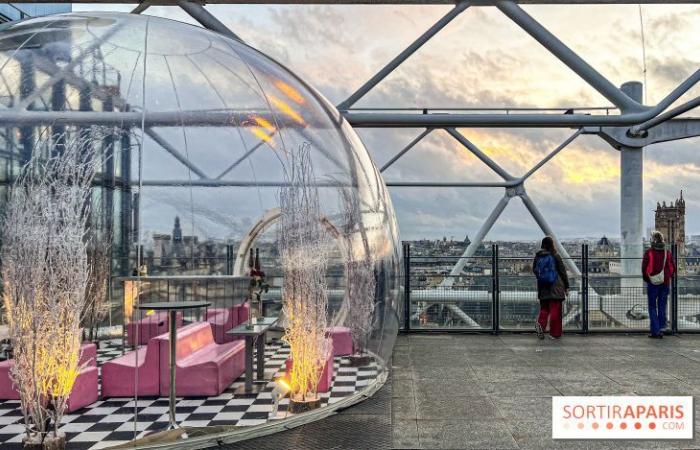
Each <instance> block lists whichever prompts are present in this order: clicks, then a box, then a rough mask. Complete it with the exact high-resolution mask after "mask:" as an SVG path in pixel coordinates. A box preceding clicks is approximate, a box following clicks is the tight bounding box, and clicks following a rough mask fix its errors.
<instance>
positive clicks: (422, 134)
mask: <svg viewBox="0 0 700 450" xmlns="http://www.w3.org/2000/svg"><path fill="white" fill-rule="evenodd" d="M432 131H433V129H432V128H427V129H426V130H425V131H424V132H422V133H421V134H419V135H418V136H417V137H416V138H415V139H413V140H412V141H411V142H409V144H408V145H407V146H405V147H404V148H403V149H402V150H401V151H400V152H398V153H397V154H396V156H394V157H393V158H391V159H390V160H389V161H387V163H386V164H384V165H383V166H382V168H381V169H379V172H384V171H385V170H386V169H388V168H389V167H391V165H392V164H394V163H395V162H396V161H397V160H398V159H399V158H401V157H402V156H403V155H405V154H406V152H408V151H409V150H410V149H412V148H413V147H414V146H415V145H416V144H417V143H419V142H420V141H422V140H423V138H425V137H426V136H427V135H429V134H430V133H431V132H432Z"/></svg>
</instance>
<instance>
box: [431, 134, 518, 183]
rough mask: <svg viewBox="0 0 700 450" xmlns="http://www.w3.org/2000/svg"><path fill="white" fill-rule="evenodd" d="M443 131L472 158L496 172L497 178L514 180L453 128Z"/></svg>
mask: <svg viewBox="0 0 700 450" xmlns="http://www.w3.org/2000/svg"><path fill="white" fill-rule="evenodd" d="M445 131H447V132H448V133H449V134H450V136H452V137H453V138H455V139H456V140H457V142H459V143H460V144H462V145H463V146H464V147H466V148H467V150H469V151H470V152H471V153H472V154H473V155H474V156H476V157H477V158H479V160H480V161H481V162H483V163H484V164H486V165H487V166H488V167H489V168H490V169H491V170H493V171H494V172H496V173H497V174H498V176H500V177H501V178H503V179H504V180H506V181H513V180H515V177H513V176H511V174H509V173H508V172H507V171H506V170H505V169H504V168H502V167H501V166H499V165H498V164H496V162H495V161H494V160H492V159H491V158H489V157H488V155H486V153H484V152H482V151H481V150H480V149H479V148H478V147H477V146H476V145H474V144H472V142H471V141H470V140H469V139H467V138H466V137H464V135H462V134H461V133H460V132H459V131H457V130H455V129H454V128H446V129H445Z"/></svg>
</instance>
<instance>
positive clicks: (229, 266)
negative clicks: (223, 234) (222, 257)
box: [226, 244, 233, 275]
mask: <svg viewBox="0 0 700 450" xmlns="http://www.w3.org/2000/svg"><path fill="white" fill-rule="evenodd" d="M226 275H233V244H226Z"/></svg>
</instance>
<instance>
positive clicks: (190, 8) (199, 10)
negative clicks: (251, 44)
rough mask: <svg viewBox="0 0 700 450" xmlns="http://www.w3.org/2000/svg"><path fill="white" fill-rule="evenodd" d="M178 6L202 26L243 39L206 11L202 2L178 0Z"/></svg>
mask: <svg viewBox="0 0 700 450" xmlns="http://www.w3.org/2000/svg"><path fill="white" fill-rule="evenodd" d="M177 4H178V6H180V8H182V9H183V10H185V12H187V14H189V15H190V16H192V18H194V19H195V20H196V21H197V22H199V23H200V24H202V26H203V27H204V28H207V29H209V30H212V31H216V32H217V33H221V34H223V35H224V36H228V37H231V38H233V39H237V40H239V41H241V42H243V39H241V38H240V37H238V35H236V33H234V32H233V31H231V30H230V29H229V28H228V27H227V26H226V25H224V24H223V23H222V22H221V21H220V20H219V19H217V18H216V17H215V16H214V15H213V14H212V13H210V12H209V11H207V10H206V9H205V8H204V6H202V4H200V3H197V2H193V1H189V0H179V1H178V2H177Z"/></svg>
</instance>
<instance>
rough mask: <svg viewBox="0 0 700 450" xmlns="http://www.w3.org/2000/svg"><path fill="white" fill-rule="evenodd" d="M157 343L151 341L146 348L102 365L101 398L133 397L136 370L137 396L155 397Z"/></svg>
mask: <svg viewBox="0 0 700 450" xmlns="http://www.w3.org/2000/svg"><path fill="white" fill-rule="evenodd" d="M158 352H159V348H158V341H156V340H155V339H151V340H150V341H149V342H148V345H147V346H146V348H145V349H144V348H141V349H139V350H138V351H136V350H134V351H131V352H129V353H127V354H125V355H124V356H121V357H119V358H115V359H113V360H111V361H107V362H106V363H104V364H103V365H102V397H104V398H109V397H133V396H134V394H135V391H136V389H135V385H136V371H137V370H138V382H139V387H138V395H143V396H155V395H158V394H159V393H160V390H159V385H158V371H159V369H160V359H159V354H158ZM137 353H138V355H137Z"/></svg>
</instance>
